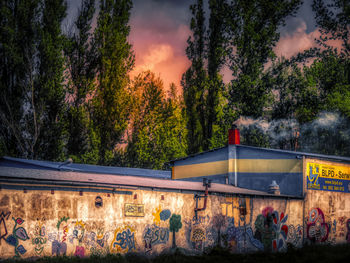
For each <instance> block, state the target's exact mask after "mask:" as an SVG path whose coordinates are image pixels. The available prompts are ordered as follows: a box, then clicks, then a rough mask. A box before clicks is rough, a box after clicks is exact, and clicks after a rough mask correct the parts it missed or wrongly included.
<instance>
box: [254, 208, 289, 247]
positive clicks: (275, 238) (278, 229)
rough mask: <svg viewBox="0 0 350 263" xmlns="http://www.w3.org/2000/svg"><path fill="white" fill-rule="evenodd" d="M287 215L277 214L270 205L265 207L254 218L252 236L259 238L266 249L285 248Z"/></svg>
mask: <svg viewBox="0 0 350 263" xmlns="http://www.w3.org/2000/svg"><path fill="white" fill-rule="evenodd" d="M287 219H288V215H284V213H283V212H282V213H281V214H279V213H278V212H277V211H274V209H273V208H272V207H265V208H264V209H263V210H262V212H261V214H260V215H258V216H257V218H256V220H255V234H254V237H255V238H256V239H257V240H259V241H260V242H261V243H262V244H263V246H264V249H265V250H266V251H281V250H283V249H286V239H287V236H288V226H287V225H286V222H287Z"/></svg>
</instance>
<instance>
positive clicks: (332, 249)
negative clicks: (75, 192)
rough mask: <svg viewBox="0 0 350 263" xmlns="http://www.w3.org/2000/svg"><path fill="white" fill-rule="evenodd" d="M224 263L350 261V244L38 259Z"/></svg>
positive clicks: (45, 262)
mask: <svg viewBox="0 0 350 263" xmlns="http://www.w3.org/2000/svg"><path fill="white" fill-rule="evenodd" d="M28 261H29V260H23V259H21V260H13V259H8V260H4V261H2V262H4V263H5V262H6V263H14V262H16V263H19V262H28ZM65 262H67V263H68V262H69V263H112V262H113V263H134V262H135V263H136V262H137V263H209V262H210V263H221V262H223V263H224V262H239V263H250V262H251V263H259V262H262V263H264V262H266V263H273V262H276V263H277V262H278V263H282V262H283V263H289V262H290V263H312V262H317V263H323V262H324V263H326V262H327V263H329V262H337V263H341V262H350V244H344V245H336V246H330V245H324V246H321V245H319V246H305V247H303V248H302V249H293V248H290V249H288V251H287V252H284V253H266V252H264V253H262V252H261V253H249V254H232V253H230V252H229V251H227V250H225V249H222V248H214V249H212V250H210V251H209V252H207V253H204V254H202V255H188V254H186V253H184V252H183V251H181V250H179V249H177V250H174V251H172V252H168V253H164V254H160V255H156V256H151V257H150V256H145V255H142V254H136V253H129V254H126V255H119V254H117V255H107V256H105V257H96V256H92V257H89V258H82V259H81V258H77V257H45V258H39V259H37V260H35V263H65Z"/></svg>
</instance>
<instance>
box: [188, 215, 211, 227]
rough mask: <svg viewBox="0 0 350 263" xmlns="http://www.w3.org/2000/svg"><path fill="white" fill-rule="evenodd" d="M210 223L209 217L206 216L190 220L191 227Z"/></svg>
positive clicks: (194, 217)
mask: <svg viewBox="0 0 350 263" xmlns="http://www.w3.org/2000/svg"><path fill="white" fill-rule="evenodd" d="M209 221H210V216H209V215H206V216H197V218H196V216H193V218H192V223H193V225H199V224H205V223H209Z"/></svg>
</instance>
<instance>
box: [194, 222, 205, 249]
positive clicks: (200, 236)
mask: <svg viewBox="0 0 350 263" xmlns="http://www.w3.org/2000/svg"><path fill="white" fill-rule="evenodd" d="M204 241H205V230H204V229H203V228H199V227H198V228H194V229H193V230H192V232H191V242H192V243H193V248H194V249H196V250H202V249H203V243H204Z"/></svg>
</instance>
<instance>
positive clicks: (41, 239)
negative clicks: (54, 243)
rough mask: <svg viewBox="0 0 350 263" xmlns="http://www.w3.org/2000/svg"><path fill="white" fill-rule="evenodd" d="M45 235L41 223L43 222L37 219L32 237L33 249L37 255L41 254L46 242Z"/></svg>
mask: <svg viewBox="0 0 350 263" xmlns="http://www.w3.org/2000/svg"><path fill="white" fill-rule="evenodd" d="M45 235H46V233H45V226H44V225H43V222H42V221H40V220H39V221H38V222H37V223H36V225H35V230H34V237H33V238H32V244H33V245H34V251H35V253H36V254H37V255H38V256H41V254H42V253H43V250H44V245H45V244H46V242H47V239H46V237H45Z"/></svg>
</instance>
